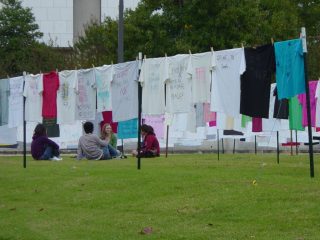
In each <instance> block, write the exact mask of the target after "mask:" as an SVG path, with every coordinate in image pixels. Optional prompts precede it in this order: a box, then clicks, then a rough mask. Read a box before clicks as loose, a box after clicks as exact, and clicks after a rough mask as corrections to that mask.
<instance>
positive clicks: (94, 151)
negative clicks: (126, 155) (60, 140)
mask: <svg viewBox="0 0 320 240" xmlns="http://www.w3.org/2000/svg"><path fill="white" fill-rule="evenodd" d="M83 129H84V132H85V135H83V136H81V137H80V139H79V143H78V149H77V159H78V160H80V159H83V158H87V159H88V160H109V159H112V158H114V157H120V153H119V152H118V151H117V150H116V149H114V148H113V147H112V146H111V145H110V144H109V143H108V142H106V141H104V140H102V139H100V138H99V137H98V136H97V135H95V134H93V123H92V122H85V123H84V124H83Z"/></svg>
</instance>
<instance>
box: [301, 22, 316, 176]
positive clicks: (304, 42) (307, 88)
mask: <svg viewBox="0 0 320 240" xmlns="http://www.w3.org/2000/svg"><path fill="white" fill-rule="evenodd" d="M306 37H307V34H306V28H305V27H303V28H301V38H302V44H303V60H304V77H305V88H306V100H307V116H308V136H309V158H310V177H312V178H313V177H314V162H313V145H312V129H311V107H310V91H309V83H308V70H307V66H308V65H307V40H306Z"/></svg>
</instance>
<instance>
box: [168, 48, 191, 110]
mask: <svg viewBox="0 0 320 240" xmlns="http://www.w3.org/2000/svg"><path fill="white" fill-rule="evenodd" d="M168 63H169V79H168V82H167V95H166V104H167V105H166V111H167V112H169V113H183V112H189V111H190V105H191V102H192V101H191V100H192V99H191V96H192V95H191V74H192V69H191V55H188V54H179V55H176V56H173V57H168Z"/></svg>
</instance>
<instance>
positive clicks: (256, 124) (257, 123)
mask: <svg viewBox="0 0 320 240" xmlns="http://www.w3.org/2000/svg"><path fill="white" fill-rule="evenodd" d="M252 132H262V118H255V117H253V118H252Z"/></svg>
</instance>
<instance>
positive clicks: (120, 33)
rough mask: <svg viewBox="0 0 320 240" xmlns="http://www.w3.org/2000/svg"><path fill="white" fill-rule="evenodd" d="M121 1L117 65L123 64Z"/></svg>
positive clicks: (120, 2)
mask: <svg viewBox="0 0 320 240" xmlns="http://www.w3.org/2000/svg"><path fill="white" fill-rule="evenodd" d="M123 32H124V27H123V0H119V23H118V63H121V62H123Z"/></svg>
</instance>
